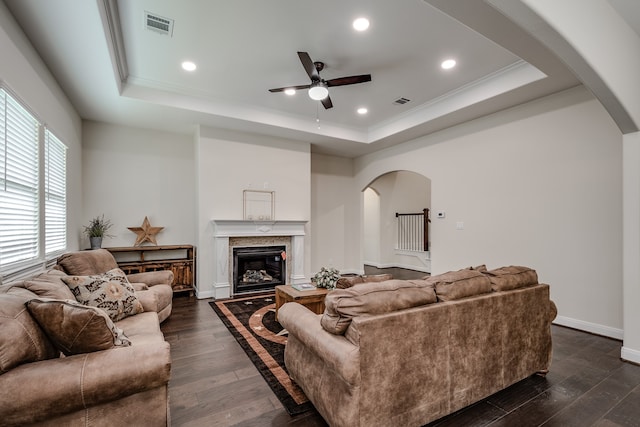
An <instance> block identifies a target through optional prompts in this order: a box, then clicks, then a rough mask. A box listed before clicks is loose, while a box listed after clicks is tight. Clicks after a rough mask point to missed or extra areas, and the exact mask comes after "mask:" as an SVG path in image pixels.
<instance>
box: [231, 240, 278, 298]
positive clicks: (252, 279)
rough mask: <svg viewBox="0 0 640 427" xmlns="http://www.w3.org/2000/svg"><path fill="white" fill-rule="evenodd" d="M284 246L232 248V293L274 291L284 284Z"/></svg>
mask: <svg viewBox="0 0 640 427" xmlns="http://www.w3.org/2000/svg"><path fill="white" fill-rule="evenodd" d="M285 259H286V247H285V246H249V247H236V248H233V293H234V294H240V293H245V292H256V291H263V290H268V289H274V287H275V286H277V285H284V284H285V282H286V277H287V274H286V263H285Z"/></svg>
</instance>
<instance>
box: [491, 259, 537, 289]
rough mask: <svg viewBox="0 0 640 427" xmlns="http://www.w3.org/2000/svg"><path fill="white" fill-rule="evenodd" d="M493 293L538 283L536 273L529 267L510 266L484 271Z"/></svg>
mask: <svg viewBox="0 0 640 427" xmlns="http://www.w3.org/2000/svg"><path fill="white" fill-rule="evenodd" d="M485 274H486V275H487V277H488V278H489V280H490V281H491V288H492V289H493V290H494V291H508V290H511V289H517V288H521V287H523V286H529V285H535V284H537V283H538V273H536V271H535V270H532V269H531V268H529V267H522V266H517V265H511V266H509V267H501V268H496V269H495V270H489V271H486V272H485Z"/></svg>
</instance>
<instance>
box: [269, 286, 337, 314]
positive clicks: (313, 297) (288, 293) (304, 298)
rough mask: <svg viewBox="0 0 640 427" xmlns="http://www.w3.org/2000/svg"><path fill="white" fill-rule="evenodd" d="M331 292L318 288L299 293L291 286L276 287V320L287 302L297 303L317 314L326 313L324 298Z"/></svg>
mask: <svg viewBox="0 0 640 427" xmlns="http://www.w3.org/2000/svg"><path fill="white" fill-rule="evenodd" d="M327 292H329V291H328V290H327V289H326V288H316V289H312V290H310V291H298V290H297V289H293V287H292V286H291V285H280V286H276V320H278V310H279V309H280V307H282V304H284V303H287V302H297V303H298V304H302V305H304V306H305V307H307V308H308V309H309V310H311V311H313V312H314V313H316V314H322V313H323V312H324V297H325V296H326V295H327Z"/></svg>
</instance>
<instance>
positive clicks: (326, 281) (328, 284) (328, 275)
mask: <svg viewBox="0 0 640 427" xmlns="http://www.w3.org/2000/svg"><path fill="white" fill-rule="evenodd" d="M338 279H340V272H339V271H338V270H337V269H335V268H333V267H329V268H325V267H322V268H321V269H320V271H318V272H317V273H316V274H315V276H313V277H312V278H311V281H312V282H314V284H315V285H316V286H317V287H318V288H327V289H335V287H336V283H337V282H338Z"/></svg>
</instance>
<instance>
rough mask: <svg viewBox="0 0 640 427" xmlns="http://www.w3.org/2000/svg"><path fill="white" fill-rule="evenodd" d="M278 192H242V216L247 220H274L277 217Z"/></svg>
mask: <svg viewBox="0 0 640 427" xmlns="http://www.w3.org/2000/svg"><path fill="white" fill-rule="evenodd" d="M275 203H276V192H275V191H267V190H244V191H243V192H242V218H243V219H244V220H245V221H272V220H274V219H275V217H276V216H275V214H276V212H275Z"/></svg>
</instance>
